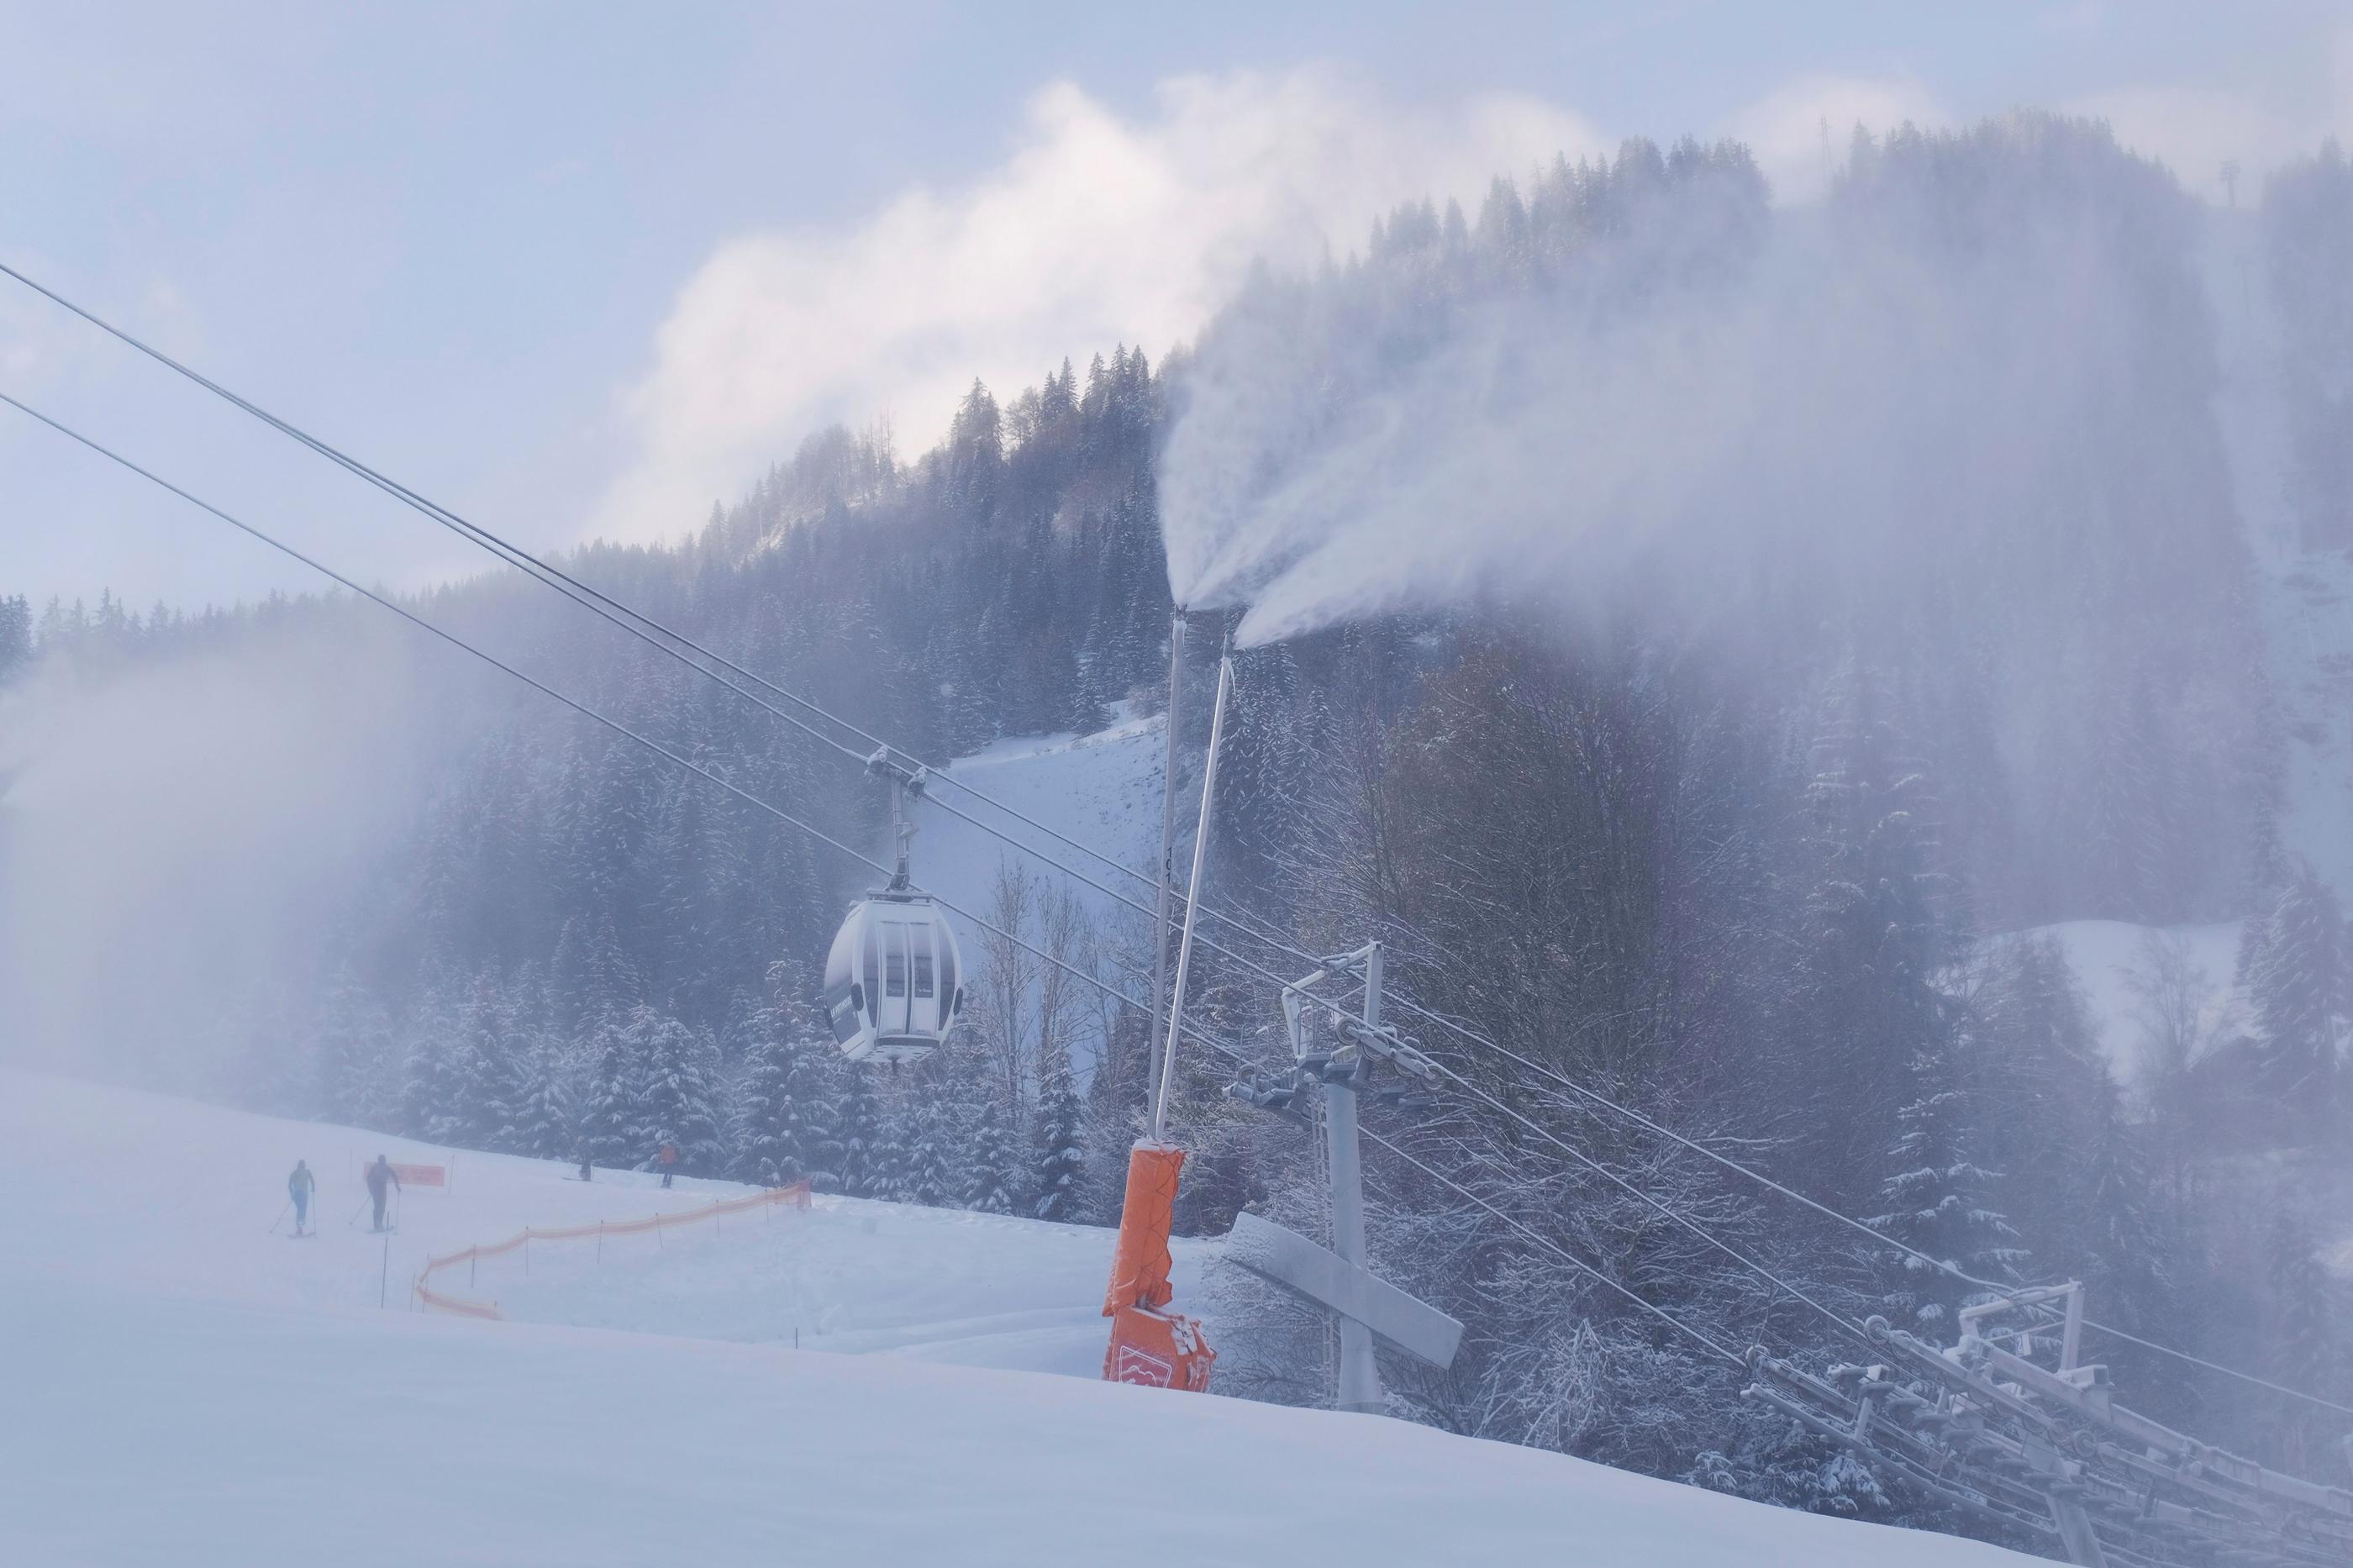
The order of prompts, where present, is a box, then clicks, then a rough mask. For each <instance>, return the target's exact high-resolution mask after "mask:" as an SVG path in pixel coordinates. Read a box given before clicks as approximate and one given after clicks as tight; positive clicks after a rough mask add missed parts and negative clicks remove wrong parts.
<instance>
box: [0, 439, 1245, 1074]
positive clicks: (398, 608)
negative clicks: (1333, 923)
mask: <svg viewBox="0 0 2353 1568" xmlns="http://www.w3.org/2000/svg"><path fill="white" fill-rule="evenodd" d="M0 404H5V405H8V406H9V407H11V408H14V409H16V411H17V412H19V413H21V414H24V415H26V416H28V417H30V418H32V419H34V420H37V421H38V422H39V423H41V424H43V425H46V426H48V427H49V428H50V429H52V430H55V431H56V432H57V433H58V434H59V435H61V436H64V437H67V438H68V439H69V440H71V441H74V442H76V443H78V444H79V445H80V446H82V447H87V448H89V449H90V451H92V452H95V453H97V454H98V455H99V456H100V457H102V458H107V459H108V460H110V461H111V462H113V463H116V464H118V465H120V466H121V467H122V468H126V469H128V470H130V471H131V472H132V473H133V474H136V475H138V476H139V477H140V478H141V479H145V480H147V481H148V482H149V483H150V484H153V485H155V486H157V487H158V488H160V489H164V490H166V491H168V492H169V493H171V494H172V495H174V496H177V497H178V498H179V499H180V500H185V501H186V502H187V503H188V504H189V505H191V506H194V507H195V508H197V509H198V510H201V511H204V512H206V513H208V514H210V515H211V516H213V517H215V518H217V519H218V520H219V521H222V522H225V523H227V524H228V525H229V526H230V527H231V528H234V529H236V530H237V531H239V532H241V533H244V534H247V535H248V536H249V537H251V538H253V539H255V540H257V541H259V542H261V543H263V544H266V545H268V546H269V548H271V549H272V550H275V551H277V552H280V554H283V555H286V556H289V557H290V558H292V559H293V560H295V561H299V562H301V563H302V564H303V565H305V566H308V567H310V568H311V570H312V571H314V572H317V573H318V574H321V575H322V576H323V577H326V578H328V579H330V580H331V581H332V582H334V583H336V584H340V585H341V586H343V587H344V588H347V589H349V590H350V591H351V592H352V593H353V594H355V595H359V596H360V597H361V598H363V599H365V600H367V601H369V602H370V603H371V604H374V605H377V606H379V607H380V608H383V609H385V610H389V611H390V612H391V613H392V614H394V615H396V616H399V617H400V618H401V619H402V620H404V621H406V622H408V623H409V624H410V625H411V626H416V627H417V628H418V629H419V630H420V631H424V632H427V633H428V634H430V635H431V636H433V637H438V638H439V639H440V640H441V641H443V642H445V643H448V645H449V646H450V647H455V648H457V649H459V651H461V652H463V653H467V654H470V655H471V656H473V657H474V658H478V659H480V660H481V661H482V662H483V663H484V664H487V665H489V666H490V667H491V668H493V669H496V670H499V671H500V672H501V673H502V674H505V675H510V676H512V677H513V678H514V679H517V680H519V681H521V682H522V683H523V684H524V685H525V686H528V687H530V688H531V689H533V690H534V691H537V692H539V693H541V694H542V695H543V696H546V697H550V698H553V699H554V700H556V701H557V702H560V703H562V704H563V705H564V706H565V707H566V708H569V709H571V710H573V711H575V712H576V713H578V714H580V715H582V716H583V717H584V718H586V719H589V720H591V721H594V722H596V723H597V724H600V725H602V726H603V727H604V728H606V729H607V730H610V731H613V732H614V733H615V734H617V735H619V736H620V737H622V738H623V739H624V740H628V741H630V742H635V743H636V744H638V745H639V746H642V747H644V748H645V749H646V750H648V751H649V752H653V753H654V754H655V755H656V756H659V757H660V758H662V759H663V760H664V761H666V762H669V763H673V764H675V765H677V766H679V767H681V768H683V769H685V770H686V771H687V772H689V773H695V774H698V775H700V776H701V777H702V778H704V779H707V780H709V781H710V782H711V783H712V784H717V785H718V786H719V787H720V788H722V789H723V790H725V791H727V792H728V793H729V794H730V795H735V796H737V797H738V798H739V799H742V800H743V801H744V802H746V803H747V804H749V805H754V806H756V807H757V808H758V809H760V810H762V811H765V812H766V813H768V814H769V815H770V816H774V817H776V819H778V820H779V821H781V822H784V823H786V824H788V825H789V826H794V827H797V828H799V829H800V830H801V831H802V832H803V833H806V834H807V835H808V836H809V837H812V838H814V839H816V840H817V841H818V843H820V844H823V845H825V846H826V847H828V848H830V849H834V850H837V851H839V853H840V854H842V855H844V856H846V857H848V858H849V859H852V860H855V861H857V862H858V863H859V864H860V865H862V866H865V867H867V868H870V869H871V870H874V871H877V872H879V873H881V874H882V875H883V876H886V877H887V876H889V875H890V874H891V868H890V867H889V866H886V865H884V864H883V863H882V862H881V861H880V860H877V859H874V858H872V857H871V856H869V855H867V854H865V853H864V852H863V851H861V850H859V849H856V848H853V847H850V846H849V845H848V844H845V843H843V842H842V841H841V840H840V839H839V838H836V837H833V836H832V835H830V834H828V833H827V832H826V831H825V830H824V829H822V828H820V827H818V826H815V825H814V824H811V823H807V822H804V821H802V820H801V819H800V818H799V817H797V816H794V815H793V814H792V813H790V812H788V811H786V810H785V809H784V808H783V807H781V806H779V805H776V804H775V803H774V802H771V801H767V800H763V799H762V798H761V797H760V796H758V795H754V794H752V793H751V792H750V791H749V790H746V789H744V787H743V786H742V785H740V784H735V783H733V781H731V780H729V779H727V778H724V777H723V776H721V775H720V774H718V773H713V772H712V771H711V770H710V769H709V768H706V767H703V766H702V765H701V764H699V763H695V762H693V761H691V760H690V759H689V758H686V757H683V756H681V755H680V754H679V753H678V752H673V751H671V750H670V748H669V747H667V746H665V745H663V744H662V743H661V742H659V741H656V740H653V739H651V738H650V737H649V736H646V735H643V734H640V733H639V732H638V731H635V730H632V729H630V728H629V727H628V725H626V724H624V723H622V722H620V721H618V720H617V719H613V718H609V717H607V715H605V714H603V713H601V712H598V711H597V710H596V709H594V708H592V707H590V706H589V705H588V704H587V703H586V702H583V701H581V700H579V699H577V698H575V697H572V696H569V695H567V694H565V692H562V691H559V690H557V689H555V688H554V687H552V686H550V685H548V684H547V683H546V682H544V681H543V680H540V679H538V678H536V677H534V676H532V675H529V674H526V673H525V672H524V671H522V670H521V669H518V668H515V667H514V666H513V665H511V664H509V663H507V662H506V661H505V660H503V659H501V658H498V657H497V656H495V655H493V654H491V653H487V652H485V651H483V650H482V649H481V648H479V647H475V646H474V645H473V644H472V643H470V642H468V641H467V640H466V639H465V638H463V637H459V636H458V635H457V634H456V633H455V632H452V631H449V630H448V629H447V628H445V627H442V626H436V625H435V624H434V623H433V622H431V621H428V620H427V619H425V618H424V617H423V616H419V615H417V614H416V613H415V612H413V611H411V610H408V609H406V608H405V607H403V606H402V605H398V604H396V603H395V602H394V601H392V600H391V599H388V598H386V597H385V596H384V595H381V594H378V593H376V592H375V591H374V590H373V589H370V588H366V587H364V586H362V585H361V584H359V583H357V582H355V581H353V579H352V578H349V577H346V576H344V575H343V574H342V573H340V572H338V571H336V570H335V569H334V568H333V567H332V566H329V565H327V564H325V563H323V562H321V561H319V560H318V559H316V558H315V557H313V556H311V555H308V554H305V553H304V552H301V550H298V549H296V548H295V547H294V546H293V545H291V544H289V543H287V542H285V541H283V540H281V539H279V538H278V537H277V536H275V535H274V534H270V533H268V532H265V531H263V530H261V529H259V528H257V527H255V526H254V525H253V524H251V523H248V522H246V521H243V520H241V519H239V518H237V517H233V516H231V515H230V514H229V513H228V512H226V511H224V510H221V509H220V508H219V507H216V506H215V505H213V504H212V503H211V502H210V501H207V500H204V499H203V498H202V497H200V496H197V495H195V494H193V493H191V492H190V491H188V490H185V489H182V488H181V487H180V486H178V485H176V484H174V483H173V482H172V481H171V480H169V479H165V478H164V477H163V476H162V475H160V474H158V473H156V472H154V471H153V470H152V469H150V468H142V466H141V465H139V464H138V463H137V462H134V461H133V460H132V459H131V458H127V457H125V456H123V455H122V454H121V453H120V452H117V451H115V450H114V449H113V448H112V447H108V446H106V445H105V444H103V443H102V442H100V441H98V440H96V439H94V438H93V437H89V436H85V435H83V434H82V433H81V432H80V431H79V430H76V429H75V428H73V427H72V426H69V425H66V424H64V423H63V422H61V421H59V420H57V419H54V418H51V417H50V416H48V415H47V414H44V413H42V412H41V411H40V410H39V409H37V408H35V407H33V406H32V405H29V404H27V403H25V402H23V401H21V400H20V399H18V398H16V397H14V396H12V395H9V394H8V393H6V392H0ZM934 900H935V901H936V902H937V903H938V904H939V906H940V907H941V908H943V909H944V910H949V911H950V912H951V913H954V914H957V915H961V916H963V917H964V918H965V920H968V921H971V922H972V923H973V924H974V925H976V926H977V927H978V928H979V929H980V930H982V931H987V932H988V933H989V934H991V935H992V936H996V937H999V938H1001V939H1003V940H1005V941H1007V942H1011V943H1013V944H1014V945H1015V946H1017V947H1018V948H1020V949H1022V950H1023V951H1024V952H1029V954H1030V955H1032V956H1033V957H1036V958H1039V959H1041V960H1043V961H1044V962H1046V963H1050V964H1052V965H1054V966H1055V967H1056V968H1058V969H1060V970H1061V971H1063V972H1064V973H1067V974H1069V975H1071V977H1072V978H1073V979H1076V980H1080V981H1082V982H1084V983H1085V984H1089V985H1092V986H1094V987H1096V988H1097V989H1098V990H1101V991H1103V993H1104V994H1107V995H1109V996H1112V997H1113V998H1115V999H1116V1000H1119V1001H1121V1002H1124V1003H1126V1004H1127V1005H1129V1006H1131V1007H1137V1008H1139V1009H1140V1008H1141V1007H1142V1004H1141V1003H1139V1002H1137V1001H1136V1000H1135V998H1134V997H1132V996H1130V995H1128V994H1126V993H1125V992H1124V991H1123V990H1121V989H1120V988H1119V987H1117V986H1115V985H1113V984H1110V983H1109V982H1107V981H1105V980H1104V979H1103V978H1102V977H1101V976H1100V975H1096V974H1091V973H1088V972H1087V971H1085V970H1083V969H1080V968H1078V967H1077V966H1075V965H1073V964H1071V963H1069V962H1067V961H1066V960H1064V959H1062V958H1060V957H1059V956H1057V955H1056V954H1054V953H1051V952H1047V951H1046V950H1045V949H1043V948H1040V947H1039V946H1037V945H1036V944H1034V943H1032V942H1029V941H1028V940H1027V939H1025V938H1023V937H1022V936H1020V935H1019V934H1018V933H1017V932H1014V931H1007V930H1005V929H1004V928H1003V927H1001V926H999V925H997V924H996V923H995V922H994V921H989V920H987V918H985V917H983V916H981V915H978V914H976V913H974V912H973V911H972V910H966V909H965V908H963V907H961V906H960V905H957V904H955V903H953V902H951V901H950V900H946V899H942V898H937V897H936V895H934ZM1186 1036H1187V1038H1190V1039H1192V1040H1194V1041H1195V1042H1197V1043H1199V1044H1204V1045H1208V1046H1210V1047H1214V1048H1216V1049H1218V1050H1219V1051H1221V1052H1223V1053H1224V1054H1225V1055H1227V1056H1229V1057H1231V1058H1234V1059H1235V1060H1237V1061H1245V1060H1246V1059H1247V1058H1243V1057H1242V1056H1241V1055H1240V1053H1239V1052H1237V1051H1235V1050H1233V1049H1232V1048H1231V1047H1227V1046H1225V1045H1224V1044H1222V1043H1221V1042H1219V1041H1217V1040H1215V1039H1212V1038H1210V1037H1208V1036H1206V1035H1203V1034H1202V1033H1201V1032H1200V1031H1199V1029H1198V1026H1191V1027H1188V1028H1187V1030H1186Z"/></svg>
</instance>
